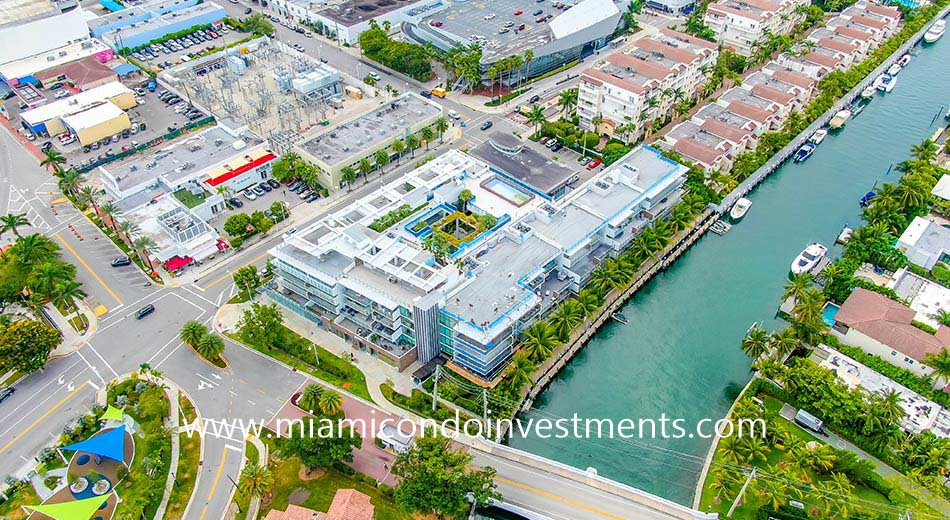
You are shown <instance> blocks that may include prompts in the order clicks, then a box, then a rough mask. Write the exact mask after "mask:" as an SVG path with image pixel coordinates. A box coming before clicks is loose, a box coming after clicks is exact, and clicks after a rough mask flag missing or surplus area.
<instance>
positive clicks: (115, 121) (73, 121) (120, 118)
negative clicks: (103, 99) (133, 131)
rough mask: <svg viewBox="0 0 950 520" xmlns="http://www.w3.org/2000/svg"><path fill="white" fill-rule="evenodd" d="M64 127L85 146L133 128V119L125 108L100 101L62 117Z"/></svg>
mask: <svg viewBox="0 0 950 520" xmlns="http://www.w3.org/2000/svg"><path fill="white" fill-rule="evenodd" d="M62 122H63V127H65V128H66V131H67V132H69V133H70V134H72V135H75V136H76V138H77V139H79V144H81V145H83V146H85V145H89V144H92V143H94V142H96V141H100V140H102V139H108V138H110V137H112V136H114V135H116V134H119V133H122V131H123V130H128V129H130V128H132V121H131V120H130V119H129V115H128V114H126V113H125V110H122V109H121V108H119V107H117V106H115V105H114V104H112V103H100V104H98V105H96V106H94V107H91V108H88V109H86V110H83V111H82V112H77V113H75V114H72V115H69V116H66V117H63V118H62Z"/></svg>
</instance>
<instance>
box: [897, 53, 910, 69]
mask: <svg viewBox="0 0 950 520" xmlns="http://www.w3.org/2000/svg"><path fill="white" fill-rule="evenodd" d="M910 60H911V55H910V53H907V54H905V55H903V56H901V58H900V59H899V60H897V64H898V65H900V66H901V67H906V66H907V64H908V63H910Z"/></svg>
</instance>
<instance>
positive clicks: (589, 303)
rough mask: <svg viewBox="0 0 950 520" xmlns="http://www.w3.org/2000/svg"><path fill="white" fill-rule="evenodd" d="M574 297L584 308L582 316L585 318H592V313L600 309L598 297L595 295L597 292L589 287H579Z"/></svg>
mask: <svg viewBox="0 0 950 520" xmlns="http://www.w3.org/2000/svg"><path fill="white" fill-rule="evenodd" d="M576 299H577V302H578V303H579V304H581V308H583V309H584V316H585V317H587V318H593V317H594V314H596V313H597V311H598V310H600V303H601V301H600V298H599V297H598V296H597V293H595V292H594V291H591V290H590V289H581V291H580V292H579V293H578V294H577V298H576Z"/></svg>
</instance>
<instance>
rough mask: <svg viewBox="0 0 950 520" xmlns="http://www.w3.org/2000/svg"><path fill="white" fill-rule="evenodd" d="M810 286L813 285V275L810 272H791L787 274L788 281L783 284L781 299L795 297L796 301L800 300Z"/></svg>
mask: <svg viewBox="0 0 950 520" xmlns="http://www.w3.org/2000/svg"><path fill="white" fill-rule="evenodd" d="M812 287H814V277H813V276H812V275H811V273H800V274H792V275H791V276H789V279H788V283H787V284H785V292H784V293H783V294H782V300H783V301H784V300H787V299H789V298H795V300H796V301H797V300H800V299H801V298H802V296H804V295H805V293H806V292H807V291H808V290H809V289H811V288H812Z"/></svg>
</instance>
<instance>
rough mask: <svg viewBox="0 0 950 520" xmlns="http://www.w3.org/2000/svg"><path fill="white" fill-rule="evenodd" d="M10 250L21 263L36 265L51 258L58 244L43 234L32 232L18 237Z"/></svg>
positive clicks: (57, 249)
mask: <svg viewBox="0 0 950 520" xmlns="http://www.w3.org/2000/svg"><path fill="white" fill-rule="evenodd" d="M11 251H13V252H15V253H16V258H17V261H18V262H20V263H21V264H22V265H36V264H39V263H41V262H45V261H47V260H49V259H51V258H53V257H54V256H55V254H56V252H57V251H59V246H58V245H56V243H55V242H53V241H52V240H50V238H49V237H47V236H45V235H39V234H32V235H27V236H25V237H20V238H18V239H17V241H16V243H14V244H13V247H12V248H11Z"/></svg>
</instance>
